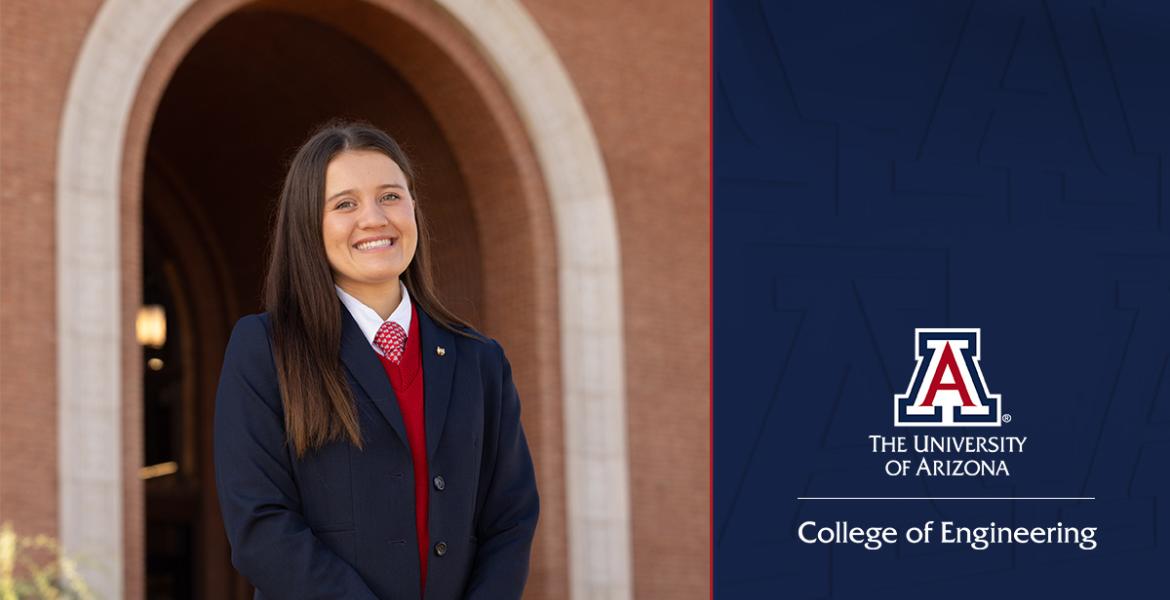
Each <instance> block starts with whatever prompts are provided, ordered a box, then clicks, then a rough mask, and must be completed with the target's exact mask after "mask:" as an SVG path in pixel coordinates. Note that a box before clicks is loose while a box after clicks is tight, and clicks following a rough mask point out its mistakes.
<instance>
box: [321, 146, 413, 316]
mask: <svg viewBox="0 0 1170 600" xmlns="http://www.w3.org/2000/svg"><path fill="white" fill-rule="evenodd" d="M321 230H322V237H323V238H324V241H325V256H326V257H328V259H329V266H330V267H332V269H333V280H334V282H336V283H337V285H338V286H340V287H341V288H342V289H344V290H346V291H347V292H350V293H354V292H355V291H366V292H383V291H387V292H391V293H392V291H393V290H396V289H397V285H398V276H399V275H401V274H402V273H403V272H404V271H406V267H407V266H408V265H409V264H410V261H411V259H412V258H414V250H415V247H416V246H417V245H418V227H417V225H416V224H415V220H414V198H411V197H410V191H409V186H408V182H407V181H406V175H404V174H403V173H402V169H400V168H399V167H398V163H395V162H394V161H393V160H391V159H390V157H388V156H386V155H385V154H382V153H381V152H377V151H372V150H355V151H346V152H342V153H341V154H338V155H337V156H336V157H334V159H333V160H332V161H330V163H329V166H328V167H327V168H326V169H325V215H324V217H323V220H322V224H321ZM382 288H385V289H382Z"/></svg>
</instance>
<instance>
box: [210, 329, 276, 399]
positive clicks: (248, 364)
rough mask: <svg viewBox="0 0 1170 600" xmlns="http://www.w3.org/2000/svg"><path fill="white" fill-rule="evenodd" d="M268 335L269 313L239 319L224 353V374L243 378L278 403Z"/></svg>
mask: <svg viewBox="0 0 1170 600" xmlns="http://www.w3.org/2000/svg"><path fill="white" fill-rule="evenodd" d="M271 336H272V334H271V330H270V327H269V324H268V313H260V314H254V315H247V316H245V317H242V318H241V319H240V320H239V321H237V322H236V325H235V327H234V328H233V329H232V335H231V338H230V339H229V340H228V345H227V349H226V350H225V351H224V356H223V372H224V374H225V375H226V374H237V375H240V376H242V377H243V378H244V380H245V381H247V382H248V383H249V385H251V386H252V387H254V388H256V391H257V392H258V393H259V394H260V395H261V396H262V397H264V398H268V399H272V400H275V401H276V404H279V403H280V386H279V383H278V380H277V376H276V360H275V358H274V357H273V354H272V337H271Z"/></svg>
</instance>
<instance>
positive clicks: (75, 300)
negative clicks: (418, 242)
mask: <svg viewBox="0 0 1170 600" xmlns="http://www.w3.org/2000/svg"><path fill="white" fill-rule="evenodd" d="M708 11H709V7H708V3H707V2H705V1H700V0H642V1H639V2H623V1H619V0H597V1H594V2H589V3H582V2H568V1H565V0H492V1H476V0H434V1H422V0H418V1H413V0H367V1H364V2H361V1H356V0H337V1H331V2H300V1H265V2H244V1H241V0H206V1H205V0H194V1H192V0H157V1H150V0H137V1H134V0H107V1H105V2H102V1H100V0H4V1H3V4H2V9H0V22H2V33H3V37H2V39H0V51H2V54H0V82H2V87H0V94H2V95H0V110H2V114H0V149H2V158H3V160H2V164H0V194H2V204H0V301H2V303H0V351H2V355H0V522H3V523H7V524H9V526H10V527H11V528H12V530H13V531H15V532H16V534H18V535H20V536H36V535H45V536H49V537H50V538H52V539H55V540H58V541H59V542H60V544H61V551H62V552H63V553H64V554H65V555H67V556H69V557H71V558H73V559H75V560H76V561H77V564H78V569H79V572H80V574H81V575H82V577H83V578H84V580H85V582H86V585H87V586H88V587H89V588H90V589H91V590H92V592H93V593H94V594H95V595H97V596H100V597H109V598H113V597H126V598H143V597H148V598H175V599H187V598H250V597H251V590H250V588H249V587H248V584H247V582H246V581H244V580H242V578H240V577H239V576H237V575H236V574H235V572H234V571H233V570H232V568H231V564H230V556H229V549H228V545H227V541H226V538H225V537H224V534H223V528H222V524H221V522H220V516H219V512H218V506H217V503H216V500H215V497H216V496H215V482H214V473H213V472H212V465H211V445H210V443H211V428H210V424H211V417H212V410H213V403H214V402H213V401H214V393H215V385H216V382H217V380H218V376H219V369H220V363H221V361H222V356H223V349H224V346H225V345H226V342H227V336H228V334H229V333H230V331H231V327H232V325H233V324H234V323H235V321H236V320H237V319H238V318H239V317H241V316H243V315H245V314H249V313H254V312H258V311H259V310H261V308H260V302H259V295H260V282H261V278H262V274H263V270H264V265H265V261H266V258H267V246H268V229H269V224H270V220H271V215H272V211H273V208H274V202H275V198H276V195H277V193H278V191H279V187H280V184H281V178H282V176H283V173H284V165H285V163H286V161H287V160H288V159H289V158H290V157H291V154H292V152H293V151H294V150H295V148H296V146H297V145H298V144H299V143H300V142H301V141H303V140H304V139H305V138H306V136H307V135H308V134H309V132H310V131H311V130H312V129H313V128H314V127H315V126H316V125H318V124H320V123H321V122H323V121H325V120H327V119H329V118H332V117H347V118H356V119H363V120H367V121H370V122H372V123H374V124H375V125H377V126H380V127H382V128H383V129H385V130H386V131H388V132H390V133H391V135H393V136H394V137H396V138H397V139H398V140H399V141H400V142H401V143H402V145H403V146H404V148H405V149H406V151H407V152H408V153H409V154H410V155H411V157H412V159H413V160H414V161H415V163H416V168H417V170H418V172H419V173H420V182H419V184H420V191H421V193H420V197H421V200H420V202H421V203H422V206H423V208H424V210H425V211H426V213H427V216H428V219H429V221H430V224H431V226H432V230H433V234H434V244H433V247H434V248H435V249H437V256H436V258H435V262H436V267H437V268H436V271H437V276H438V284H439V287H440V289H441V291H442V292H443V294H444V297H445V298H446V299H447V301H448V303H449V305H450V306H451V307H452V308H453V309H455V310H456V312H458V313H459V314H461V315H463V316H465V317H467V318H468V319H470V320H471V321H472V323H474V324H475V325H476V326H477V327H478V328H479V329H481V330H483V331H485V332H486V333H487V334H489V335H491V336H493V337H495V338H497V339H499V340H500V341H501V343H502V344H503V345H504V347H505V348H506V350H507V352H508V355H509V358H510V359H511V362H512V365H513V368H514V372H515V375H516V383H517V387H518V388H519V391H520V394H521V399H522V402H523V409H524V415H523V419H524V424H525V428H526V430H527V433H528V437H529V443H530V445H531V446H532V451H533V454H534V458H535V461H536V463H537V471H538V482H539V486H540V490H541V496H542V514H541V523H540V527H539V529H538V534H537V542H536V547H535V548H534V558H533V563H532V575H531V577H530V580H529V586H528V592H527V594H526V597H527V598H534V599H541V598H574V599H579V598H614V599H623V598H671V599H674V598H705V597H707V594H708V585H709V560H708V557H709V548H710V533H709V532H710V521H709V510H710V504H709V493H710V492H709V478H708V476H709V469H708V465H709V460H710V444H709V428H708V427H709V403H708V399H709V387H710V379H709V376H708V373H709V370H708V369H709V343H710V340H709V318H708V315H709V308H710V305H709V290H710V283H709V276H708V272H709V271H708V265H709V258H710V249H709V204H708V202H709V189H710V177H709V173H710V171H709V168H710V167H709V164H710V161H709V158H710V145H709V144H710V141H709V110H710V102H709V94H710V93H711V91H710V83H709V82H710V79H709V69H710V54H709V52H710V50H709V41H710V40H709V12H708ZM5 539H7V538H5ZM0 543H2V542H0ZM0 550H2V548H0ZM26 555H28V556H32V557H33V558H34V559H35V560H37V561H42V562H43V561H48V560H50V559H49V558H46V551H44V549H42V551H40V554H37V553H36V552H33V553H32V554H28V553H27V552H26ZM18 575H19V571H18Z"/></svg>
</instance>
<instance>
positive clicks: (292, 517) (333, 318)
mask: <svg viewBox="0 0 1170 600" xmlns="http://www.w3.org/2000/svg"><path fill="white" fill-rule="evenodd" d="M273 238H274V239H273V245H272V257H271V260H270V262H269V266H268V275H267V280H266V284H265V308H267V312H266V313H263V314H259V315H250V316H247V317H244V318H243V319H241V320H240V322H239V323H237V324H236V327H235V330H234V331H233V332H232V337H231V341H230V342H229V343H228V348H227V352H226V354H225V356H224V365H223V372H222V375H221V377H220V383H219V391H218V394H217V396H216V410H215V470H216V483H217V485H218V488H219V501H220V506H221V508H222V510H223V518H224V525H225V527H226V529H227V535H228V540H229V541H230V542H231V547H232V563H233V564H234V565H235V566H236V568H237V569H238V570H239V571H240V572H241V573H242V574H243V575H244V576H246V577H247V578H248V580H249V581H251V582H252V584H253V585H254V586H255V587H256V591H257V593H256V597H257V598H261V597H265V598H402V599H412V600H413V599H415V598H427V599H445V598H485V599H488V598H490V599H492V600H497V599H501V598H519V597H520V595H521V592H522V590H523V588H524V583H525V580H526V578H527V576H528V559H529V553H530V548H531V545H532V536H533V533H534V531H535V528H536V520H537V513H538V510H539V509H538V504H539V503H538V499H537V493H536V480H535V476H534V473H533V467H532V460H531V457H530V456H529V453H528V445H527V443H526V441H525V438H524V432H523V429H522V428H521V426H520V404H519V400H518V399H517V396H516V390H515V388H514V386H513V384H512V374H511V368H510V367H509V365H508V361H507V359H506V358H505V357H504V353H503V351H502V350H501V349H500V346H499V344H497V343H496V342H495V341H493V340H490V339H488V338H486V337H484V336H482V335H480V334H479V333H476V332H475V331H473V330H472V329H471V328H469V327H468V326H467V325H465V324H464V323H463V322H462V321H461V320H459V319H458V318H457V317H455V316H454V315H453V314H452V313H451V312H450V311H448V310H447V309H445V308H444V307H443V305H442V304H441V303H440V302H439V301H438V299H437V298H436V296H435V293H434V290H433V288H432V284H431V277H430V273H429V271H428V267H429V262H428V258H429V257H428V255H427V237H426V228H425V222H424V220H423V216H422V213H421V212H420V210H419V206H418V198H417V197H416V195H415V188H414V177H413V173H412V171H411V167H410V162H409V161H408V160H407V158H406V156H405V155H404V154H403V152H402V150H401V149H399V147H398V145H397V144H396V143H395V142H394V141H393V140H392V139H391V138H390V137H389V136H387V135H386V134H385V133H383V132H381V131H379V130H377V129H374V128H372V127H369V126H366V125H360V124H348V123H342V124H331V125H328V126H326V127H325V128H323V129H321V130H320V131H318V132H317V133H316V134H314V135H313V136H312V137H311V138H309V140H308V141H307V142H305V144H304V145H303V146H302V147H301V148H300V150H299V151H298V152H297V154H296V156H295V157H294V158H293V160H292V163H291V165H290V167H289V172H288V176H287V178H286V179H285V182H284V189H283V190H282V192H281V195H280V206H279V209H278V212H277V217H276V225H275V232H274V235H273Z"/></svg>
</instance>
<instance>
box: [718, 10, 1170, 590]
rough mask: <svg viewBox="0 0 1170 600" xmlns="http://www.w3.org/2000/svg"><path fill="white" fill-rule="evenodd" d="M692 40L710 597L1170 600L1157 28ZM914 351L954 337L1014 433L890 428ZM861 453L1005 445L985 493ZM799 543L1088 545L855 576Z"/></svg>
mask: <svg viewBox="0 0 1170 600" xmlns="http://www.w3.org/2000/svg"><path fill="white" fill-rule="evenodd" d="M714 16H715V25H714V32H715V41H714V45H715V57H714V59H715V78H714V81H713V82H712V85H713V86H714V89H713V96H714V107H713V110H714V119H715V127H714V136H715V139H714V146H715V149H714V162H715V165H714V168H715V182H714V185H715V199H714V219H715V222H714V235H715V239H714V262H715V273H714V291H715V300H714V302H715V306H714V315H715V317H714V318H715V323H714V349H715V354H714V357H713V360H714V390H715V397H714V413H715V423H714V434H715V440H714V451H715V473H714V540H713V543H714V546H715V591H716V597H717V598H720V599H731V598H753V599H754V598H867V599H868V598H986V597H987V596H988V595H992V596H993V597H999V598H1016V597H1071V598H1170V190H1168V189H1167V187H1168V186H1167V183H1168V181H1167V179H1168V177H1170V175H1168V174H1167V160H1168V159H1170V3H1167V2H1159V1H1144V2H1138V1H1129V2H1117V1H1098V2H1087V1H1066V2H1065V1H1061V2H1058V1H1051V2H1039V1H1025V0H1018V1H1017V0H999V1H994V0H987V1H976V2H966V1H947V2H937V1H929V2H928V1H920V2H911V1H898V2H893V1H886V2H874V1H872V0H870V1H847V2H846V1H836V2H812V1H804V2H789V1H779V0H761V1H755V0H742V1H738V0H737V1H731V0H728V1H716V2H715V6H714ZM915 328H979V329H980V330H981V357H980V359H979V366H980V368H981V370H982V372H983V374H984V375H985V377H986V382H987V386H988V389H989V390H990V392H991V393H993V394H1000V395H1002V410H1003V412H1004V413H1005V414H1006V415H1007V418H1006V419H1003V420H1004V421H1007V420H1008V419H1010V422H1003V423H1002V425H1000V426H999V427H982V426H981V427H966V428H958V427H956V428H931V427H924V428H920V427H897V428H896V427H895V426H894V396H895V395H896V394H902V393H905V392H906V390H907V387H908V386H909V384H910V381H911V377H912V375H913V374H914V372H915V366H916V361H915ZM964 364H970V363H969V362H964ZM871 434H878V435H883V436H907V437H909V436H913V435H915V434H927V435H934V436H939V437H944V436H952V437H953V436H963V435H968V436H1017V437H1022V436H1027V443H1026V446H1025V449H1024V451H1023V452H1021V453H1018V454H1011V455H1008V454H1003V455H995V456H994V457H993V458H997V459H998V458H1002V459H1004V460H1005V462H1006V463H1007V464H1008V466H1009V467H1010V475H1006V476H1005V475H995V476H992V475H979V476H973V477H945V476H934V477H927V476H914V475H911V476H905V477H901V476H897V477H892V476H888V475H886V474H885V472H884V469H883V465H884V464H885V462H886V460H888V459H890V458H896V457H895V456H892V455H881V454H877V453H874V452H873V451H872V450H873V448H872V447H871V441H870V440H869V439H868V437H867V436H869V435H871ZM899 456H900V455H899ZM958 456H959V455H956V457H958ZM906 457H907V458H914V459H917V458H918V457H919V455H917V454H915V453H912V452H911V453H908V454H907V455H906ZM965 458H966V456H965ZM969 458H987V457H981V456H969ZM809 496H812V497H838V496H849V497H853V496H864V497H872V496H882V497H887V496H889V497H906V496H914V497H956V496H959V497H976V496H977V497H1094V498H1096V499H1095V500H1079V501H941V500H936V501H808V500H798V497H809ZM808 520H816V521H818V523H822V524H829V525H831V524H832V523H833V522H835V521H849V522H850V523H851V524H857V525H863V526H868V525H889V526H892V527H895V528H898V529H899V531H901V530H902V529H904V528H906V527H910V526H915V525H921V524H922V523H923V522H924V521H927V520H934V521H943V520H949V521H954V522H956V523H958V524H960V525H968V526H979V525H986V524H988V523H990V522H992V521H994V522H995V523H997V524H998V525H1004V526H1012V527H1034V526H1042V527H1043V526H1052V525H1054V524H1055V523H1057V522H1061V523H1063V524H1065V525H1073V526H1094V527H1097V528H1098V530H1097V534H1096V541H1097V542H1098V544H1099V545H1098V547H1097V548H1096V549H1094V550H1082V549H1080V548H1078V547H1077V546H1076V545H1072V544H1047V545H1038V544H1000V545H993V546H991V547H990V548H988V549H986V550H975V549H972V548H971V547H969V546H967V545H960V544H949V545H944V544H937V543H935V544H920V545H911V544H907V543H905V542H901V543H897V544H893V545H887V546H886V547H884V548H882V549H880V550H874V551H871V550H866V549H864V548H862V547H859V546H856V545H825V544H805V543H803V542H801V541H800V540H799V539H798V538H797V528H798V526H799V525H800V523H802V522H804V521H808Z"/></svg>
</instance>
